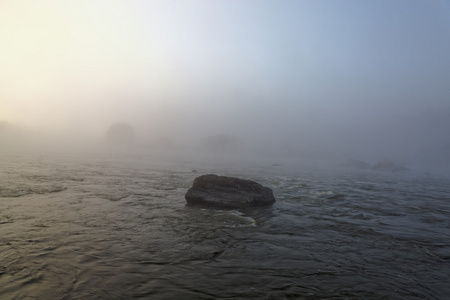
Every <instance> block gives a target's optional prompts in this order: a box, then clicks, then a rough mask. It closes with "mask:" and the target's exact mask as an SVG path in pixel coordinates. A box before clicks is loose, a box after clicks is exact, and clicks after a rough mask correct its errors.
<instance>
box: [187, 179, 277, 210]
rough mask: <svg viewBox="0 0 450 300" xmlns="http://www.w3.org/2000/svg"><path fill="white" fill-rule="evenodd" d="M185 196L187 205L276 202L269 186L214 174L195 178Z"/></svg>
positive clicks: (243, 205) (229, 206)
mask: <svg viewBox="0 0 450 300" xmlns="http://www.w3.org/2000/svg"><path fill="white" fill-rule="evenodd" d="M185 198H186V202H187V205H193V206H203V207H216V208H227V209H238V208H246V207H255V206H269V205H272V204H273V203H274V202H275V197H274V196H273V193H272V190H271V189H270V188H268V187H265V186H262V185H261V184H259V183H257V182H254V181H251V180H245V179H240V178H235V177H227V176H217V175H214V174H208V175H202V176H200V177H197V178H195V180H194V183H193V184H192V187H191V188H190V189H189V190H188V191H187V193H186V195H185Z"/></svg>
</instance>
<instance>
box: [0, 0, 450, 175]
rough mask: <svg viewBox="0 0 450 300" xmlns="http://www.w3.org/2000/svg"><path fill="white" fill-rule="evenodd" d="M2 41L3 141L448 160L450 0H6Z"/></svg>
mask: <svg viewBox="0 0 450 300" xmlns="http://www.w3.org/2000/svg"><path fill="white" fill-rule="evenodd" d="M0 43H1V44H0V45H1V47H0V147H1V149H0V151H34V150H36V151H37V150H51V151H66V150H70V151H78V150H80V151H81V150H86V149H116V150H117V149H130V148H132V149H138V150H139V151H142V152H149V153H169V152H170V153H174V154H177V155H178V154H187V155H196V156H200V157H201V156H202V155H205V156H209V155H218V156H224V155H229V156H230V157H238V156H242V157H263V158H264V157H266V158H267V159H269V158H270V159H271V160H274V159H277V158H280V159H283V158H289V159H294V160H295V159H306V160H327V161H328V160H330V161H334V162H336V163H338V162H343V161H346V160H348V159H359V160H363V161H367V162H369V163H370V164H374V163H376V162H378V161H383V160H386V159H387V160H391V161H394V162H395V163H396V164H398V165H402V166H406V167H408V168H419V167H420V168H423V167H430V168H432V167H433V168H435V167H438V168H439V167H440V168H448V167H449V166H450V140H449V138H448V136H449V133H450V85H449V84H448V78H450V59H449V56H448V53H450V4H449V2H448V1H419V0H404V1H370V2H368V1H357V0H355V1H350V0H348V1H339V2H337V1H283V2H278V1H258V2H256V1H39V2H37V1H34V2H31V1H5V0H2V1H0ZM117 124H125V125H126V126H128V127H127V128H128V129H127V130H128V131H127V130H125V131H127V132H128V133H129V136H128V137H123V138H121V137H120V134H119V137H118V138H117V136H116V138H112V139H115V140H114V142H111V130H112V129H111V128H112V127H113V126H115V125H117ZM108 132H109V134H108ZM130 132H131V133H130ZM113 135H114V134H113ZM125 135H126V133H125ZM108 136H109V137H108ZM108 139H110V140H109V142H108Z"/></svg>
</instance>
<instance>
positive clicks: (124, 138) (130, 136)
mask: <svg viewBox="0 0 450 300" xmlns="http://www.w3.org/2000/svg"><path fill="white" fill-rule="evenodd" d="M135 138H136V135H135V133H134V128H133V127H132V126H131V125H130V124H127V123H115V124H113V125H111V127H109V129H108V131H107V132H106V141H107V142H108V144H109V145H113V146H122V145H131V144H133V143H134V140H135Z"/></svg>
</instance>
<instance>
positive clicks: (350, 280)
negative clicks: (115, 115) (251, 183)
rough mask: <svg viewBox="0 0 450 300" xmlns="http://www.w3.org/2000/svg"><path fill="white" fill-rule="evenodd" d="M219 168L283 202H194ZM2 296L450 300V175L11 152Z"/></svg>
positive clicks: (0, 199) (2, 211) (2, 167)
mask: <svg viewBox="0 0 450 300" xmlns="http://www.w3.org/2000/svg"><path fill="white" fill-rule="evenodd" d="M194 169H195V170H197V171H198V173H195V172H192V171H193V170H194ZM207 173H216V174H219V175H229V176H239V177H241V178H245V179H251V180H255V181H257V182H259V183H261V184H263V185H266V186H268V187H270V188H272V189H273V191H274V194H275V197H276V199H277V202H276V203H275V204H274V205H273V207H270V208H259V209H254V210H247V211H238V210H231V211H222V210H213V209H201V208H195V207H194V208H193V207H186V205H185V204H186V201H185V199H184V194H185V193H186V191H187V189H188V188H189V187H190V186H191V185H192V182H193V180H194V178H195V177H196V176H199V175H201V174H207ZM0 299H450V180H449V179H448V178H445V177H442V176H437V175H432V174H416V173H413V172H405V173H385V172H376V171H370V170H366V171H364V170H361V171H360V170H348V169H338V168H336V169H327V168H320V167H315V168H314V167H309V168H304V167H300V166H296V165H294V164H286V163H284V164H281V165H278V164H272V163H271V162H258V163H243V162H241V163H236V164H231V163H226V162H221V163H219V162H216V163H212V162H204V161H201V160H196V161H189V160H181V159H180V160H176V159H171V160H169V159H157V158H155V157H151V156H145V155H119V154H117V155H103V156H89V157H88V156H84V157H77V156H70V155H56V154H54V155H48V154H47V155H37V154H34V155H31V154H28V155H2V156H1V160H0Z"/></svg>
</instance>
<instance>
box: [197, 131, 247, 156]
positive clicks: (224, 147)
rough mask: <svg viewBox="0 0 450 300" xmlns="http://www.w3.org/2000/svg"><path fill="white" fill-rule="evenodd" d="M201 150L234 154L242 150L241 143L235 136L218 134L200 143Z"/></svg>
mask: <svg viewBox="0 0 450 300" xmlns="http://www.w3.org/2000/svg"><path fill="white" fill-rule="evenodd" d="M200 148H201V149H202V150H204V151H208V152H213V153H225V152H228V153H232V152H236V151H238V150H240V149H241V148H242V143H241V141H240V140H239V139H238V138H237V137H236V136H233V135H228V134H218V135H215V136H208V137H206V138H204V139H203V140H202V141H201V142H200Z"/></svg>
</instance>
